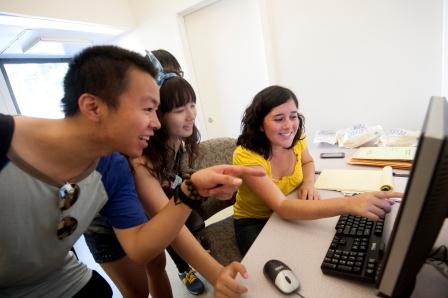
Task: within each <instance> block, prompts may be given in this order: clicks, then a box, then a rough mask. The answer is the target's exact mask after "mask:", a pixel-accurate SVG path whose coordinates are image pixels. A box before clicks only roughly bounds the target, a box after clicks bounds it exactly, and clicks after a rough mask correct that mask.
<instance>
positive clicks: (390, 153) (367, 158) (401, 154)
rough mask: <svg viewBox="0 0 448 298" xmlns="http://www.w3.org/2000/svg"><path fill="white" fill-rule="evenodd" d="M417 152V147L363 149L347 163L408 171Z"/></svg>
mask: <svg viewBox="0 0 448 298" xmlns="http://www.w3.org/2000/svg"><path fill="white" fill-rule="evenodd" d="M415 151H416V147H361V148H359V149H358V150H357V151H356V152H355V153H354V154H353V155H352V156H351V158H350V160H348V161H347V163H349V164H352V165H365V166H376V167H384V166H391V167H393V168H396V169H404V170H408V169H410V168H411V166H412V161H413V160H414V156H415Z"/></svg>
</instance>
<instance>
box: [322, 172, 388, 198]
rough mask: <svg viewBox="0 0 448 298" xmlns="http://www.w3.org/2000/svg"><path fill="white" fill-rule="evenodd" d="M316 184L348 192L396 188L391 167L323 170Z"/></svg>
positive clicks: (327, 188) (323, 187)
mask: <svg viewBox="0 0 448 298" xmlns="http://www.w3.org/2000/svg"><path fill="white" fill-rule="evenodd" d="M314 186H315V187H316V188H317V189H326V190H336V191H342V192H347V193H359V192H368V191H380V190H383V191H389V190H393V189H394V187H393V178H392V168H391V167H384V168H383V169H382V170H333V169H328V170H323V171H322V172H321V173H320V175H319V178H317V181H316V183H315V185H314Z"/></svg>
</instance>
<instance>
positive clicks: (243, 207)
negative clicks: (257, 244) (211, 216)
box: [233, 138, 307, 219]
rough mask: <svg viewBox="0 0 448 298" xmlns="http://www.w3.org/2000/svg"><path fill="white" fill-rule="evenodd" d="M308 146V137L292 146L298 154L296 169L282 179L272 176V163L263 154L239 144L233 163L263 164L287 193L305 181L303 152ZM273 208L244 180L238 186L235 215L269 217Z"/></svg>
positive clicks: (283, 191) (280, 187)
mask: <svg viewBox="0 0 448 298" xmlns="http://www.w3.org/2000/svg"><path fill="white" fill-rule="evenodd" d="M306 146H307V141H306V138H304V139H303V140H300V141H298V142H297V144H296V145H295V146H294V147H293V148H292V149H293V151H294V154H295V156H296V164H295V166H294V171H293V173H292V174H291V175H290V176H284V177H281V178H280V179H275V178H273V177H272V171H271V164H270V162H269V160H266V159H265V158H264V157H263V156H262V155H260V154H258V153H256V152H254V151H251V150H249V149H246V148H244V147H242V146H238V147H237V148H236V149H235V151H234V152H233V164H234V165H242V166H261V167H262V168H263V169H265V171H266V175H267V176H268V177H270V179H271V180H272V181H273V182H274V183H275V185H277V187H278V188H279V189H280V191H281V192H282V193H283V194H285V195H287V194H289V193H290V192H292V191H293V190H294V189H296V188H297V187H298V186H299V185H300V184H301V183H302V181H303V171H302V152H303V151H304V150H305V148H306ZM271 214H272V210H271V209H270V208H269V207H268V206H266V204H265V203H264V202H263V201H262V200H261V199H260V198H259V197H257V196H256V195H255V194H254V193H253V192H252V191H251V190H250V188H249V187H248V186H247V185H246V184H245V183H244V182H243V184H241V186H240V187H239V188H238V192H237V194H236V202H235V204H234V205H233V216H234V217H235V218H236V219H241V218H269V216H271Z"/></svg>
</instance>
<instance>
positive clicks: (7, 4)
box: [0, 0, 134, 27]
mask: <svg viewBox="0 0 448 298" xmlns="http://www.w3.org/2000/svg"><path fill="white" fill-rule="evenodd" d="M0 12H3V13H12V14H20V15H30V16H39V17H44V18H50V19H61V20H70V21H79V22H86V23H94V24H103V25H109V26H117V27H131V26H133V25H134V17H133V15H132V13H131V10H130V7H129V3H128V1H127V0H76V1H68V0H39V1H35V0H2V1H0Z"/></svg>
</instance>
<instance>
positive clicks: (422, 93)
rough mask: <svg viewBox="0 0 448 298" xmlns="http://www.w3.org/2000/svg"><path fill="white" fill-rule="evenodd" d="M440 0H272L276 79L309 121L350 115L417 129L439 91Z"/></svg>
mask: <svg viewBox="0 0 448 298" xmlns="http://www.w3.org/2000/svg"><path fill="white" fill-rule="evenodd" d="M442 4H443V1H441V0H428V1H420V0H393V1H391V0H370V1H369V0H365V1H357V0H347V1H334V0H314V1H308V0H282V1H269V2H268V5H269V7H268V9H267V11H269V23H270V27H269V28H270V32H269V33H270V35H271V37H270V38H271V40H272V44H273V48H274V49H273V55H274V61H275V77H276V79H277V82H278V83H279V84H282V85H286V86H288V87H291V88H292V89H293V90H294V91H295V92H296V94H297V95H298V96H299V99H300V102H301V104H302V110H303V111H304V113H305V116H306V118H307V129H308V131H309V132H311V133H313V132H314V131H315V130H317V129H332V128H342V127H346V126H348V125H351V124H353V123H367V124H381V125H383V126H384V127H385V128H391V127H401V128H408V129H420V126H421V124H422V121H423V116H424V113H425V109H426V104H427V101H428V99H429V98H430V96H431V95H440V94H441V84H442V81H441V75H442V73H441V72H442V56H443V55H442V29H443V22H442V11H443V9H442Z"/></svg>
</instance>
